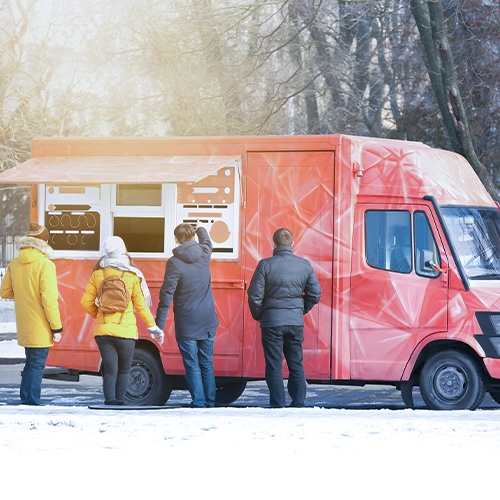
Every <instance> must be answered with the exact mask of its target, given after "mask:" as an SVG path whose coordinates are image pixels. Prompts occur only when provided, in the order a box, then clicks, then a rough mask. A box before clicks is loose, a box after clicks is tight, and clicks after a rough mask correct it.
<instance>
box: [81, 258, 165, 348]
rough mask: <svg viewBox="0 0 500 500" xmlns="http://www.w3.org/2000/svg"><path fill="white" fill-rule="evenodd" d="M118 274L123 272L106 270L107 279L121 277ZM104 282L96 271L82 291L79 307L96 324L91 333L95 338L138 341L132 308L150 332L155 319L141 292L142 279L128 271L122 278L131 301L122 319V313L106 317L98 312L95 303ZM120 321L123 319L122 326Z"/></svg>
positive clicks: (101, 273)
mask: <svg viewBox="0 0 500 500" xmlns="http://www.w3.org/2000/svg"><path fill="white" fill-rule="evenodd" d="M121 274H122V271H119V270H118V269H115V268H114V267H106V276H113V275H117V276H121ZM103 280H104V272H103V270H102V269H97V270H95V271H94V272H93V273H92V276H91V277H90V280H89V282H88V283H87V286H86V287H85V293H84V294H83V297H82V300H81V304H82V306H83V308H84V309H85V311H86V312H87V313H88V314H90V316H92V317H93V318H95V319H96V320H97V321H96V323H95V325H94V330H93V334H94V337H97V336H99V335H111V336H114V337H122V338H126V339H137V337H138V330H137V322H136V317H135V314H134V308H135V310H136V311H137V313H138V314H139V316H140V318H141V319H142V320H143V321H144V323H145V324H146V326H147V327H148V328H152V327H154V326H155V325H156V323H155V320H154V317H153V315H152V314H151V311H150V310H149V307H148V306H147V304H146V300H145V298H144V294H143V293H142V290H141V279H140V278H139V277H138V276H137V275H136V274H135V273H132V272H130V271H126V272H125V274H124V275H123V280H124V281H125V283H126V284H127V288H128V290H129V292H130V296H131V300H130V302H129V304H128V307H127V309H126V310H125V313H124V314H123V317H122V313H121V312H116V313H109V314H103V313H101V312H99V310H98V308H97V306H96V304H95V299H96V297H97V293H98V291H99V287H100V286H101V283H102V282H103ZM120 318H122V319H121V322H120Z"/></svg>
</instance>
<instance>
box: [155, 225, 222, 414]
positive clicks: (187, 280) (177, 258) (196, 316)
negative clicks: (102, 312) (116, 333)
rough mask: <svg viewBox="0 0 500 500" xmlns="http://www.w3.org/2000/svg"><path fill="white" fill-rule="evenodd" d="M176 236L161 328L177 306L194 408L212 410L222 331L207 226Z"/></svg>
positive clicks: (165, 283)
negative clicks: (218, 340) (218, 332)
mask: <svg viewBox="0 0 500 500" xmlns="http://www.w3.org/2000/svg"><path fill="white" fill-rule="evenodd" d="M195 235H197V236H198V242H197V241H196V240H195ZM174 236H175V241H176V243H177V244H179V246H178V247H176V248H174V250H173V256H172V257H171V258H170V259H169V260H168V262H167V266H166V269H165V277H164V280H163V285H162V287H161V289H160V301H159V305H158V309H157V311H156V324H157V325H158V327H159V328H161V329H162V330H163V327H164V326H165V321H166V319H167V315H168V310H169V308H170V304H171V303H172V301H173V303H174V306H173V307H174V324H175V338H176V340H177V345H178V346H179V351H180V352H181V355H182V361H183V363H184V369H185V372H186V373H185V377H186V382H187V384H188V388H189V392H190V394H191V397H192V399H193V400H192V403H191V406H192V407H194V408H212V407H213V406H214V405H215V392H216V386H215V375H214V366H213V354H214V341H215V333H216V330H217V327H218V326H219V321H218V319H217V314H216V312H215V303H214V297H213V294H212V278H211V275H210V256H211V254H212V242H211V240H210V236H209V235H208V232H207V230H206V229H205V228H204V227H197V229H196V231H195V229H194V228H193V226H192V225H191V224H179V225H178V226H177V227H176V228H175V230H174Z"/></svg>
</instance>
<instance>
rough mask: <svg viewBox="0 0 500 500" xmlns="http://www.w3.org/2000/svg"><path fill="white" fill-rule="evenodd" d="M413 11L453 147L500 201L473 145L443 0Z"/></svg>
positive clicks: (416, 4)
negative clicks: (452, 52)
mask: <svg viewBox="0 0 500 500" xmlns="http://www.w3.org/2000/svg"><path fill="white" fill-rule="evenodd" d="M411 10H412V13H413V17H414V19H415V22H416V24H417V27H418V30H419V33H420V39H421V41H422V46H423V48H424V52H425V56H426V66H427V70H428V72H429V78H430V80H431V85H432V89H433V91H434V94H435V96H436V100H437V103H438V106H439V110H440V112H441V116H442V118H443V124H444V127H445V129H446V132H447V134H448V136H449V138H450V141H451V145H452V148H453V150H454V151H455V152H456V153H459V154H461V155H462V156H464V157H465V158H466V159H467V160H468V161H469V163H470V164H471V165H472V168H473V169H474V171H475V172H476V174H477V175H478V177H479V178H480V179H481V181H482V183H483V184H484V186H485V187H486V189H487V190H488V192H489V193H490V195H491V196H492V197H493V199H495V200H499V194H498V191H497V189H496V187H495V185H494V183H493V180H492V178H491V176H490V174H489V172H488V170H487V169H486V167H485V166H484V165H483V164H482V163H481V161H480V160H479V158H478V157H477V155H476V152H475V150H474V146H473V144H472V137H471V134H470V130H469V125H468V121H467V116H466V114H465V109H464V105H463V102H462V98H461V95H460V91H459V88H458V82H457V77H456V72H455V64H454V62H453V56H452V54H451V50H450V46H449V43H448V35H447V33H446V27H445V24H444V15H443V6H442V4H441V0H411Z"/></svg>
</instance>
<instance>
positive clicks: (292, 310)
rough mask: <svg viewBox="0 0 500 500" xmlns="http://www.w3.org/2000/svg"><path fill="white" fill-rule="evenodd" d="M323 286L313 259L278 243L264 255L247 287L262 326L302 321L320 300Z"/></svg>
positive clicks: (251, 306)
mask: <svg viewBox="0 0 500 500" xmlns="http://www.w3.org/2000/svg"><path fill="white" fill-rule="evenodd" d="M320 298H321V288H320V286H319V281H318V278H317V277H316V275H315V274H314V271H313V268H312V266H311V264H310V262H309V261H308V260H306V259H303V258H301V257H298V256H296V255H294V254H293V252H292V247H288V246H279V247H276V248H275V249H274V251H273V256H272V257H268V258H267V259H262V260H261V261H260V262H259V264H258V265H257V268H256V269H255V272H254V275H253V277H252V280H251V282H250V286H249V287H248V305H249V306H250V312H251V313H252V317H253V318H254V319H256V320H257V321H260V326H261V327H262V328H268V327H273V326H284V325H299V326H300V325H303V324H304V317H303V316H304V314H306V313H308V312H309V311H310V310H311V309H312V308H313V306H314V304H317V303H318V302H319V299H320Z"/></svg>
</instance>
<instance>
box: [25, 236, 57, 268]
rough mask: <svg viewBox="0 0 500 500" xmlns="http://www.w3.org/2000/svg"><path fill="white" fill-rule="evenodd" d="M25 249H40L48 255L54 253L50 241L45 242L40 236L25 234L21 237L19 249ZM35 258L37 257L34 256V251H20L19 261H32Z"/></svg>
mask: <svg viewBox="0 0 500 500" xmlns="http://www.w3.org/2000/svg"><path fill="white" fill-rule="evenodd" d="M24 249H35V250H38V251H39V252H41V253H43V254H44V255H45V256H46V257H50V256H51V255H52V254H53V253H54V250H53V248H52V247H51V246H50V245H49V244H48V243H45V241H43V240H41V239H39V238H33V237H31V236H23V237H22V238H20V239H19V250H24ZM35 259H36V257H34V255H33V252H20V253H19V261H20V262H21V263H26V262H32V261H33V260H35Z"/></svg>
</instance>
